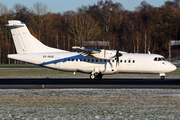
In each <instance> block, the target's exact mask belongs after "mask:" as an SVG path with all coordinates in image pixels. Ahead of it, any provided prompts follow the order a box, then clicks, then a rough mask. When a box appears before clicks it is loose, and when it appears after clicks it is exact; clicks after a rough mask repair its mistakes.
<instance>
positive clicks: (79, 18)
mask: <svg viewBox="0 0 180 120" xmlns="http://www.w3.org/2000/svg"><path fill="white" fill-rule="evenodd" d="M69 32H70V33H71V34H72V35H73V37H74V39H75V40H76V41H77V44H79V45H82V41H89V40H95V39H96V38H97V37H98V35H99V34H100V33H101V30H100V27H99V23H98V22H97V21H95V20H94V19H93V18H92V17H91V16H90V15H88V14H75V15H74V17H73V18H72V19H71V20H69Z"/></svg>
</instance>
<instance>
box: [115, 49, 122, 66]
mask: <svg viewBox="0 0 180 120" xmlns="http://www.w3.org/2000/svg"><path fill="white" fill-rule="evenodd" d="M121 56H122V54H121V53H119V48H118V50H117V51H116V55H115V60H116V66H117V65H119V57H121Z"/></svg>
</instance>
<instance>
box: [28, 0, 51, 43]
mask: <svg viewBox="0 0 180 120" xmlns="http://www.w3.org/2000/svg"><path fill="white" fill-rule="evenodd" d="M31 9H32V12H33V14H34V15H33V16H32V17H31V23H32V27H33V30H34V32H35V33H36V34H37V36H38V39H39V40H41V38H42V37H43V30H44V27H46V25H45V24H46V21H47V20H48V14H47V13H48V12H49V11H48V7H47V5H46V4H44V3H41V2H36V3H34V5H33V6H32V8H31Z"/></svg>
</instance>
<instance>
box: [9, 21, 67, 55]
mask: <svg viewBox="0 0 180 120" xmlns="http://www.w3.org/2000/svg"><path fill="white" fill-rule="evenodd" d="M8 23H9V24H8V25H7V26H10V29H11V34H12V37H13V41H14V44H15V47H16V51H17V53H18V54H23V53H42V52H65V51H64V50H60V49H55V48H51V47H48V46H46V45H44V44H42V43H41V42H40V41H39V40H37V39H36V38H35V37H34V36H32V35H31V33H30V32H29V30H28V28H27V27H26V25H25V24H24V23H23V22H21V21H18V20H9V21H8Z"/></svg>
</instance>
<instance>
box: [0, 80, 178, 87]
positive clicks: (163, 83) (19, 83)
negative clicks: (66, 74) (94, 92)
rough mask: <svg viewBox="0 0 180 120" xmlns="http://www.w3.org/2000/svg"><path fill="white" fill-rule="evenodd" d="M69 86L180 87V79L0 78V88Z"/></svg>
mask: <svg viewBox="0 0 180 120" xmlns="http://www.w3.org/2000/svg"><path fill="white" fill-rule="evenodd" d="M69 88H97V89H101V88H102V89H103V88H110V89H122V88H128V89H129V88H130V89H132V88H135V89H142V88H145V89H180V79H179V78H178V79H177V78H176V79H175V78H174V79H173V78H167V79H165V80H160V79H151V78H136V79H132V78H122V79H117V78H111V79H109V78H104V79H102V80H90V79H89V78H72V79H70V78H8V79H3V78H0V89H69Z"/></svg>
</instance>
